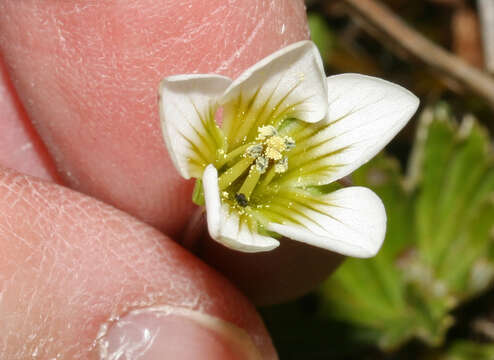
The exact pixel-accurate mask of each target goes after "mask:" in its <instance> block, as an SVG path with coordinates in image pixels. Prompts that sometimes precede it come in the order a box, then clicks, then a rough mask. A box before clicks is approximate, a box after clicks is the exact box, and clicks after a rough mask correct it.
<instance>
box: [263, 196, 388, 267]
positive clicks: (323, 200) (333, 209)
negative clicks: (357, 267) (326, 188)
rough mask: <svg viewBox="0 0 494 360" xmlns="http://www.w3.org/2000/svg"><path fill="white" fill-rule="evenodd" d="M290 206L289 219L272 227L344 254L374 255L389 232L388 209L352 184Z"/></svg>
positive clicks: (293, 236)
mask: <svg viewBox="0 0 494 360" xmlns="http://www.w3.org/2000/svg"><path fill="white" fill-rule="evenodd" d="M297 212H298V214H299V215H298V216H297V215H296V214H295V212H293V213H292V214H291V213H290V209H288V208H287V210H286V213H285V214H286V216H287V220H286V221H284V222H283V223H282V224H280V223H271V224H269V226H268V229H269V230H271V231H274V232H276V233H278V234H280V235H283V236H286V237H287V238H290V239H293V240H297V241H301V242H304V243H307V244H309V245H313V246H317V247H320V248H324V249H328V250H331V251H334V252H337V253H340V254H343V255H348V256H354V257H361V258H366V257H371V256H374V255H376V254H377V252H378V251H379V249H380V247H381V245H382V243H383V241H384V236H385V232H386V212H385V210H384V205H383V203H382V202H381V199H379V197H378V196H377V195H376V194H374V193H373V192H372V191H371V190H369V189H367V188H363V187H349V188H344V189H341V190H337V191H335V192H333V193H331V194H328V195H324V196H321V197H317V198H314V202H312V203H310V204H308V205H307V206H305V207H298V208H297Z"/></svg>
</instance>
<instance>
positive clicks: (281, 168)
mask: <svg viewBox="0 0 494 360" xmlns="http://www.w3.org/2000/svg"><path fill="white" fill-rule="evenodd" d="M287 170H288V158H287V157H286V156H285V157H283V159H281V160H280V161H277V162H276V163H275V164H274V172H275V173H277V174H281V173H284V172H285V171H287Z"/></svg>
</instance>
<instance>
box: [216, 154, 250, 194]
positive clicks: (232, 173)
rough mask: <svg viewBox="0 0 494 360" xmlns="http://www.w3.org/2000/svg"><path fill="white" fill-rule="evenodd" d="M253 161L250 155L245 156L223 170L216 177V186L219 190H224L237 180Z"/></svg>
mask: <svg viewBox="0 0 494 360" xmlns="http://www.w3.org/2000/svg"><path fill="white" fill-rule="evenodd" d="M253 162H254V159H253V158H251V157H245V158H243V159H242V160H240V161H239V162H238V163H236V164H235V165H234V166H232V167H231V168H229V169H228V170H227V171H225V172H224V173H223V174H222V175H221V176H220V177H219V179H218V186H219V188H220V190H225V189H226V188H227V187H229V186H230V185H231V184H232V183H233V182H234V181H235V180H237V179H238V178H239V177H240V176H242V174H243V173H244V172H245V170H247V169H248V168H249V166H250V165H251V164H252V163H253Z"/></svg>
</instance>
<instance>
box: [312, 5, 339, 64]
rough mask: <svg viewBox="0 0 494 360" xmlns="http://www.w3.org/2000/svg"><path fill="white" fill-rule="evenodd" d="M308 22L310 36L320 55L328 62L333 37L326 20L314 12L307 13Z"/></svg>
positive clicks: (333, 41)
mask: <svg viewBox="0 0 494 360" xmlns="http://www.w3.org/2000/svg"><path fill="white" fill-rule="evenodd" d="M308 23H309V29H310V37H311V39H312V41H313V42H314V43H315V44H316V46H317V48H318V49H319V52H320V53H321V57H322V58H323V60H324V61H325V62H328V59H329V57H330V56H331V52H332V50H333V47H334V43H335V40H334V37H333V34H332V32H331V29H330V28H329V26H328V23H327V21H326V20H325V19H324V18H323V17H322V16H321V15H318V14H316V13H312V14H311V13H309V14H308Z"/></svg>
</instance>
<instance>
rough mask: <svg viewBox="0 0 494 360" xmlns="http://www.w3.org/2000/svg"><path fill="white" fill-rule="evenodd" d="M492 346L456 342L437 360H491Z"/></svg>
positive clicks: (492, 355)
mask: <svg viewBox="0 0 494 360" xmlns="http://www.w3.org/2000/svg"><path fill="white" fill-rule="evenodd" d="M492 359H494V345H493V344H481V343H475V342H472V341H457V342H456V343H454V344H453V346H451V348H450V349H449V350H448V351H447V353H446V354H445V355H444V356H442V357H440V358H439V360H492Z"/></svg>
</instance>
